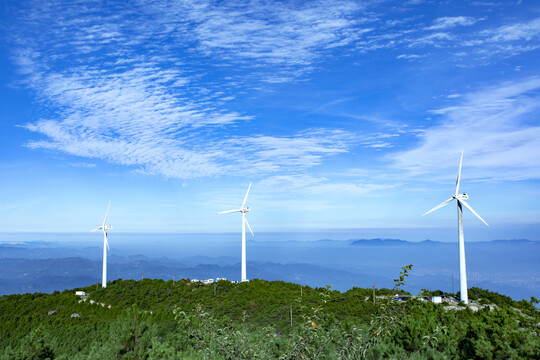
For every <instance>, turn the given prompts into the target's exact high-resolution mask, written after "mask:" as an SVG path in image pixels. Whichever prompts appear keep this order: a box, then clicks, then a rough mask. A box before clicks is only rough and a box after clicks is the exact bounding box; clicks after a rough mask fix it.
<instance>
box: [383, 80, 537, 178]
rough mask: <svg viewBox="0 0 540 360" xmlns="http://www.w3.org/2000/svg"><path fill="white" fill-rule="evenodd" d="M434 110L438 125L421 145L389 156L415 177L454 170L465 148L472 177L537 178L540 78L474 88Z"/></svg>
mask: <svg viewBox="0 0 540 360" xmlns="http://www.w3.org/2000/svg"><path fill="white" fill-rule="evenodd" d="M460 99H461V98H460ZM433 113H434V114H437V115H440V116H441V121H440V124H439V125H438V126H434V127H432V128H429V129H427V130H426V131H425V132H424V133H423V134H422V135H421V136H420V139H419V140H420V144H419V146H418V147H417V148H415V149H413V150H409V151H405V152H401V153H398V154H396V155H393V156H391V158H392V159H393V160H394V161H395V164H396V165H397V166H398V167H399V168H401V169H406V170H408V171H409V172H410V173H411V174H413V175H423V174H436V173H440V172H441V169H448V168H451V169H454V168H455V167H456V164H457V162H458V159H459V153H460V152H461V150H462V149H463V150H464V151H465V157H466V159H467V160H466V163H467V168H468V169H469V170H468V174H467V176H468V177H470V178H472V179H476V180H522V179H540V159H539V157H538V154H540V143H539V142H538V139H539V136H540V126H537V125H536V124H537V123H538V117H539V116H540V78H538V77H532V78H526V79H522V80H521V81H516V82H511V83H503V84H499V85H498V86H493V87H490V88H487V89H482V90H479V91H476V92H472V93H469V94H466V95H465V96H463V98H462V99H461V100H460V102H459V103H457V104H456V105H455V106H450V107H447V108H442V109H438V110H435V111H433Z"/></svg>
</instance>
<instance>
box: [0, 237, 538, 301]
mask: <svg viewBox="0 0 540 360" xmlns="http://www.w3.org/2000/svg"><path fill="white" fill-rule="evenodd" d="M539 244H540V242H538V241H533V240H526V239H521V240H494V241H490V242H468V243H466V249H467V272H468V274H469V283H470V286H478V287H484V288H489V289H493V290H495V291H498V292H501V293H503V294H507V295H510V296H512V297H514V298H516V299H520V298H526V299H528V298H529V297H530V296H535V297H540V269H539V268H538V265H537V264H538V258H540V246H539ZM166 245H167V244H166ZM218 245H219V246H223V247H215V246H214V247H211V246H210V247H208V246H207V247H206V248H205V249H204V250H200V249H199V250H198V249H195V250H192V251H191V253H190V252H188V251H185V248H184V245H182V244H175V243H171V244H170V245H167V246H168V247H167V248H166V249H167V251H166V253H167V257H165V256H163V255H159V256H151V255H149V253H148V252H144V255H143V251H144V249H142V250H141V252H140V253H133V252H134V251H137V250H138V249H139V248H137V247H136V246H132V244H129V246H125V245H122V244H121V243H116V244H115V245H114V247H113V246H112V245H111V252H110V254H109V257H108V262H109V273H108V279H109V280H114V279H117V278H123V279H140V278H141V277H145V278H163V279H165V280H168V279H172V278H173V275H176V278H177V279H180V278H182V277H190V278H199V279H204V278H217V277H224V278H227V279H230V280H239V275H240V265H239V261H240V256H239V255H240V254H239V252H240V249H239V244H237V243H232V244H227V243H225V244H224V245H222V244H221V243H219V244H218ZM218 245H216V246H218ZM153 250H154V252H153V254H157V253H159V252H160V251H159V248H157V249H153ZM457 250H458V249H457V242H456V243H445V242H436V241H431V240H425V241H420V242H410V241H406V240H400V239H383V238H373V239H352V240H329V239H326V240H322V241H291V242H289V241H282V242H277V241H274V242H269V241H267V242H256V241H253V242H249V244H248V247H247V253H248V278H250V279H253V278H261V279H266V280H285V281H290V282H296V283H302V284H306V285H311V286H324V285H330V284H333V286H334V288H335V289H338V290H341V291H344V290H347V289H349V288H352V287H353V286H360V287H370V286H371V285H372V284H375V285H376V286H377V287H389V288H390V287H392V286H393V281H392V280H393V279H394V278H396V277H397V274H399V271H400V269H401V266H403V265H406V264H413V265H414V270H413V271H412V272H411V274H410V277H409V284H408V286H409V290H410V291H412V292H418V291H419V290H420V289H422V288H429V289H441V290H443V291H451V289H452V286H454V289H457V288H458V284H459V267H458V258H457V253H458V251H457ZM130 252H131V253H130ZM161 254H163V252H161ZM175 254H182V255H184V257H183V258H179V259H171V258H169V256H174V255H175ZM200 254H203V255H200ZM101 257H102V249H101V248H100V247H98V246H96V247H91V246H88V245H87V244H83V243H79V244H63V243H61V242H58V243H51V242H47V243H46V244H45V243H43V242H38V243H32V242H28V243H23V242H20V241H19V242H18V243H17V244H16V245H11V244H0V294H8V293H20V292H34V291H44V292H51V291H54V290H63V289H66V288H70V287H74V286H76V285H77V284H76V283H75V282H74V279H79V280H80V281H81V283H80V285H81V286H82V285H90V284H92V283H97V282H99V281H100V280H101V267H102V258H101ZM452 278H453V279H454V280H453V283H452Z"/></svg>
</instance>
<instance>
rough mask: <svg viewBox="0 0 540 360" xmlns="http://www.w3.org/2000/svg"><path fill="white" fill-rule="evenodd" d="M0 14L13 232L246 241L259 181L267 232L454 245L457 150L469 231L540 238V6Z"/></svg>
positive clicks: (1, 116) (298, 4)
mask: <svg viewBox="0 0 540 360" xmlns="http://www.w3.org/2000/svg"><path fill="white" fill-rule="evenodd" d="M0 9H1V19H0V24H1V25H0V32H1V36H0V39H1V43H0V51H1V52H0V54H1V55H0V85H1V86H0V134H1V143H0V173H1V174H2V175H1V177H0V199H1V201H0V214H1V216H0V226H1V228H2V229H3V231H86V230H87V229H88V230H89V229H92V228H94V227H96V226H97V225H99V224H100V222H101V221H102V217H103V215H104V212H105V209H106V207H107V202H108V201H109V199H110V200H112V205H111V211H110V222H111V223H112V224H113V226H114V229H115V230H117V231H137V232H140V231H145V232H221V231H236V230H239V228H240V224H241V223H240V217H239V216H235V215H234V214H233V215H227V216H225V215H224V216H216V215H215V213H216V212H217V211H222V210H228V209H231V208H237V207H239V206H240V204H241V202H242V198H243V196H244V193H245V190H246V189H247V186H248V184H249V181H250V179H253V187H252V190H251V193H250V197H249V200H248V205H249V206H250V207H251V208H252V212H251V213H250V214H249V219H250V224H251V226H252V228H253V230H254V231H255V233H257V232H258V231H263V232H268V231H276V232H279V231H316V230H327V229H368V228H369V229H372V228H389V229H396V228H413V229H426V228H441V229H442V228H445V229H447V228H453V227H454V226H455V223H456V210H455V206H454V205H451V206H447V207H445V208H444V209H441V210H439V211H437V212H435V213H432V214H429V216H426V217H422V216H421V215H422V214H423V213H424V212H425V211H427V210H429V209H430V208H432V207H433V206H435V205H437V204H438V203H440V202H442V201H444V200H445V199H447V198H448V197H450V196H452V195H453V191H454V183H455V177H456V173H457V167H458V164H459V156H460V153H461V150H462V149H463V150H464V153H465V155H464V163H463V181H462V187H461V190H462V191H464V192H467V193H468V194H469V196H470V201H469V204H470V205H471V206H472V207H473V208H474V209H475V210H476V211H477V212H478V213H479V214H480V215H481V216H482V217H483V218H484V219H486V221H487V222H488V223H490V225H491V228H489V229H488V228H485V229H482V228H481V227H482V226H484V225H483V224H481V223H480V221H478V220H477V219H475V218H474V217H473V216H472V215H470V214H467V215H466V216H465V222H466V225H465V226H466V229H474V230H471V231H475V233H480V231H481V229H482V231H485V233H484V234H487V235H485V236H486V237H487V238H499V235H501V236H502V234H504V236H505V237H506V238H508V237H510V238H520V237H528V238H533V239H538V238H539V236H538V235H539V233H540V224H539V219H540V205H539V203H538V199H540V191H539V186H538V185H539V179H540V141H539V140H538V139H540V119H539V115H540V66H539V65H540V64H539V63H540V61H539V59H540V50H539V47H540V4H539V3H538V2H536V1H504V2H498V1H495V2H489V1H460V2H451V1H421V0H420V1H345V0H341V1H326V0H323V1H307V2H302V1H200V2H196V4H193V3H192V2H190V1H127V2H121V1H117V2H114V1H47V0H45V1H25V2H20V1H9V0H4V1H3V2H2V3H0ZM509 229H512V230H509ZM466 231H467V230H466ZM383 236H384V235H383ZM452 237H454V235H452Z"/></svg>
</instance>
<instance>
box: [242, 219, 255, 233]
mask: <svg viewBox="0 0 540 360" xmlns="http://www.w3.org/2000/svg"><path fill="white" fill-rule="evenodd" d="M244 220H245V221H246V225H247V227H248V229H249V232H250V233H251V235H252V236H255V234H254V233H253V231H252V230H251V226H249V223H248V221H247V217H245V216H244Z"/></svg>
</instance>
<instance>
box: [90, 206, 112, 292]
mask: <svg viewBox="0 0 540 360" xmlns="http://www.w3.org/2000/svg"><path fill="white" fill-rule="evenodd" d="M110 206H111V201H110V200H109V206H107V212H106V213H105V219H103V224H102V225H101V226H100V227H98V228H97V229H94V230H91V231H92V232H93V231H98V230H103V275H102V278H101V286H102V287H104V288H106V287H107V249H109V242H108V241H107V230H109V229H112V225H105V222H106V221H107V215H109V207H110ZM109 250H110V249H109Z"/></svg>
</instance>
